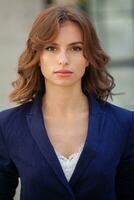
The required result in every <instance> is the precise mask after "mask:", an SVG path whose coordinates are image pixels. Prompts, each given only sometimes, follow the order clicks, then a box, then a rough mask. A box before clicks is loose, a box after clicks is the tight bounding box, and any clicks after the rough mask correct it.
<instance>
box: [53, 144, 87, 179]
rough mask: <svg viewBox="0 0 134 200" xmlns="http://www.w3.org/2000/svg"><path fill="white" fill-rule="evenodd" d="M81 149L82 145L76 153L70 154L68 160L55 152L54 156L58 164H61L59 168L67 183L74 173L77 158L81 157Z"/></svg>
mask: <svg viewBox="0 0 134 200" xmlns="http://www.w3.org/2000/svg"><path fill="white" fill-rule="evenodd" d="M83 147H84V144H83V145H82V146H81V147H80V149H79V151H78V152H76V153H73V154H71V155H70V156H69V157H68V158H66V157H65V156H63V155H61V154H60V153H59V152H57V151H55V152H56V155H57V157H58V159H59V162H60V164H61V167H62V169H63V172H64V174H65V176H66V178H67V180H68V181H69V180H70V178H71V176H72V174H73V172H74V169H75V167H76V165H77V162H78V160H79V157H80V155H81V152H82V150H83Z"/></svg>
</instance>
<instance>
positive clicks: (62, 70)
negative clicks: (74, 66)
mask: <svg viewBox="0 0 134 200" xmlns="http://www.w3.org/2000/svg"><path fill="white" fill-rule="evenodd" d="M55 73H63V74H66V73H67V74H68V73H73V72H72V71H70V70H68V69H61V70H57V71H55Z"/></svg>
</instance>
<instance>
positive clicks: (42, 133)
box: [27, 97, 73, 196]
mask: <svg viewBox="0 0 134 200" xmlns="http://www.w3.org/2000/svg"><path fill="white" fill-rule="evenodd" d="M41 101H42V98H41V97H37V98H36V99H35V101H34V102H33V105H32V109H31V111H30V113H29V114H28V115H27V122H28V126H29V129H30V132H31V134H32V136H33V138H34V140H35V141H36V143H37V145H38V147H39V149H40V151H41V153H42V154H43V156H44V157H45V159H46V160H47V162H48V163H49V165H50V166H51V168H52V169H53V171H54V173H55V174H56V176H57V177H58V178H59V180H60V181H61V182H62V184H63V185H64V186H65V187H66V188H67V189H68V190H69V192H70V193H71V194H72V196H73V192H72V190H71V188H70V186H69V184H68V181H67V179H66V178H65V175H64V173H63V170H62V168H61V166H60V163H59V160H58V158H57V156H56V154H55V151H54V149H53V146H52V144H51V142H50V140H49V138H48V135H47V132H46V129H45V126H44V121H43V116H42V111H41V104H42V102H41Z"/></svg>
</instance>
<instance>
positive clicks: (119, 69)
mask: <svg viewBox="0 0 134 200" xmlns="http://www.w3.org/2000/svg"><path fill="white" fill-rule="evenodd" d="M51 3H56V4H70V3H71V4H72V1H70V0H68V1H65V0H12V1H8V0H0V26H1V31H0V86H1V87H0V110H3V109H6V108H9V107H12V106H14V104H12V103H10V102H9V101H8V94H9V91H11V89H12V86H11V82H12V80H14V79H15V77H16V69H17V62H18V57H19V55H20V53H21V52H22V50H23V49H24V48H25V45H26V38H27V36H28V33H29V31H30V29H31V26H32V23H33V21H34V20H35V17H36V16H37V15H38V14H39V12H40V11H41V10H42V9H44V8H45V7H46V5H47V4H51ZM73 4H77V5H79V6H80V7H81V8H82V9H84V10H85V11H86V12H87V13H88V14H89V16H90V17H91V18H92V21H93V23H94V25H95V27H96V30H97V33H98V35H99V38H100V40H101V43H102V46H103V48H104V49H105V51H106V52H107V53H108V54H109V55H110V57H111V61H110V63H109V65H108V70H109V72H110V73H111V74H112V75H113V76H114V78H115V81H116V88H115V89H114V92H115V93H116V92H123V93H124V95H117V96H114V98H113V103H114V104H116V105H119V106H123V107H125V108H129V109H131V110H134V89H133V88H134V0H127V1H126V0H112V1H111V0H101V1H100V0H74V1H73ZM18 196H19V189H18V191H17V195H16V200H19V197H18Z"/></svg>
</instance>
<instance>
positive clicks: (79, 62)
mask: <svg viewBox="0 0 134 200" xmlns="http://www.w3.org/2000/svg"><path fill="white" fill-rule="evenodd" d="M40 66H41V72H42V74H43V76H44V78H45V82H49V83H51V84H56V85H59V86H72V85H73V84H79V85H81V78H82V76H83V75H84V73H85V68H86V66H88V61H87V60H86V59H85V57H84V56H83V38H82V32H81V29H80V28H79V26H78V25H77V24H75V23H73V22H69V21H68V22H65V23H63V24H62V25H61V27H60V30H59V33H58V36H57V38H56V39H55V40H54V41H53V42H52V43H50V44H47V45H46V46H44V48H43V50H42V52H41V54H40ZM58 70H69V71H71V73H67V72H65V71H63V72H62V73H58V72H57V71H58Z"/></svg>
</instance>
